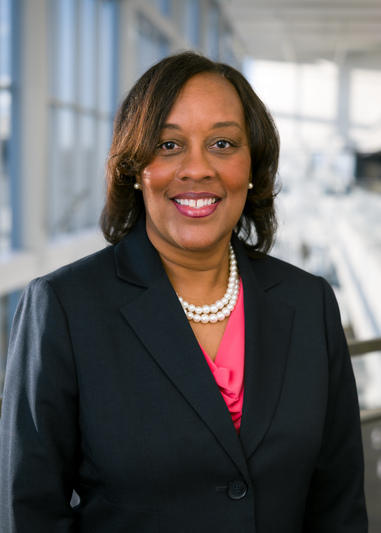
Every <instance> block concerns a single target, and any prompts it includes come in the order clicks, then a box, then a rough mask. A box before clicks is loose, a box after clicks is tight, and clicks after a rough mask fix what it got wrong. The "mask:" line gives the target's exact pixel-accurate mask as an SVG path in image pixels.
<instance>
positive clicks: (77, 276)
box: [27, 246, 115, 295]
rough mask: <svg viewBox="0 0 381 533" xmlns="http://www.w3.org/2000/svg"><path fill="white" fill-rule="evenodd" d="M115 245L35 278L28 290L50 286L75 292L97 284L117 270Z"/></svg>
mask: <svg viewBox="0 0 381 533" xmlns="http://www.w3.org/2000/svg"><path fill="white" fill-rule="evenodd" d="M113 264H114V247H113V246H106V247H105V248H103V249H101V250H98V251H97V252H94V253H92V254H90V255H87V256H85V257H82V258H81V259H77V260H76V261H73V262H71V263H68V264H66V265H63V266H61V267H60V268H58V269H56V270H53V271H52V272H49V273H47V274H44V275H42V276H40V277H38V278H36V279H33V280H32V281H31V282H30V283H29V284H28V287H27V290H34V291H36V290H37V291H38V290H43V287H46V286H50V287H51V288H52V289H54V291H55V292H57V293H59V292H61V291H62V292H63V293H70V294H72V295H73V294H74V295H75V293H76V291H79V290H80V288H84V287H86V286H93V287H94V286H97V285H99V284H100V282H101V281H102V280H106V278H110V277H112V276H113V273H114V272H115V268H113Z"/></svg>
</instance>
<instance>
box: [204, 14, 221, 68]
mask: <svg viewBox="0 0 381 533" xmlns="http://www.w3.org/2000/svg"><path fill="white" fill-rule="evenodd" d="M219 26H220V14H219V10H218V7H217V6H216V5H215V4H211V5H210V6H209V11H208V26H207V34H206V37H207V39H206V53H207V55H208V56H209V57H210V58H211V59H213V60H214V61H218V59H219V56H220V54H219V39H220V28H219Z"/></svg>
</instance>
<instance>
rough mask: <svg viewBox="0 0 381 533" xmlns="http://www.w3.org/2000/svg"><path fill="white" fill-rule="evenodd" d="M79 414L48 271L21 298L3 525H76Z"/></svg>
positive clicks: (20, 528) (5, 415)
mask: <svg viewBox="0 0 381 533" xmlns="http://www.w3.org/2000/svg"><path fill="white" fill-rule="evenodd" d="M77 421H78V390H77V379H76V371H75V365H74V362H73V352H72V346H71V341H70V334H69V331H68V326H67V320H66V316H65V313H64V311H63V309H62V306H61V304H60V302H59V299H58V298H57V296H56V294H55V292H54V290H53V288H52V287H51V286H50V284H49V283H48V282H47V281H46V280H44V279H42V278H41V279H38V280H35V281H33V282H32V283H31V284H30V285H29V286H28V287H27V289H26V291H25V293H24V295H23V297H22V298H21V301H20V303H19V305H18V308H17V311H16V314H15V318H14V322H13V327H12V332H11V338H10V345H9V355H8V360H7V369H6V379H5V387H4V399H3V412H2V420H1V436H0V438H1V441H0V530H1V532H2V533H16V532H17V533H36V532H40V531H52V532H53V531H54V532H55V533H69V532H73V531H74V524H73V516H72V511H71V506H70V500H71V495H72V488H73V480H74V476H75V471H76V457H77V449H78V440H79V437H78V434H79V431H78V422H77Z"/></svg>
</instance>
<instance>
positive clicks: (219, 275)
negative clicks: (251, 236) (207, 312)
mask: <svg viewBox="0 0 381 533" xmlns="http://www.w3.org/2000/svg"><path fill="white" fill-rule="evenodd" d="M159 254H160V258H161V261H162V263H163V266H164V269H165V271H166V273H167V275H168V278H169V280H170V282H171V283H172V286H173V288H174V289H175V291H176V292H177V294H178V295H179V296H182V298H183V299H184V300H187V301H188V302H190V303H193V304H195V305H204V304H208V303H211V302H214V301H216V300H218V299H220V298H222V296H223V295H224V293H225V291H226V286H227V281H228V277H229V241H227V242H226V243H219V244H218V245H217V246H216V247H214V248H213V249H212V250H208V251H197V252H193V251H192V252H190V251H187V250H175V251H174V250H167V249H166V250H162V251H160V250H159Z"/></svg>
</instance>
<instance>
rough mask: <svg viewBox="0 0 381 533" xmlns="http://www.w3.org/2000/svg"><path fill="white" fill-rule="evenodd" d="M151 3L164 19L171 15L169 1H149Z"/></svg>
mask: <svg viewBox="0 0 381 533" xmlns="http://www.w3.org/2000/svg"><path fill="white" fill-rule="evenodd" d="M151 3H152V4H153V5H154V6H155V7H156V9H157V10H158V11H159V12H160V13H162V14H163V15H165V16H166V17H169V16H170V15H171V0H151Z"/></svg>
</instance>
